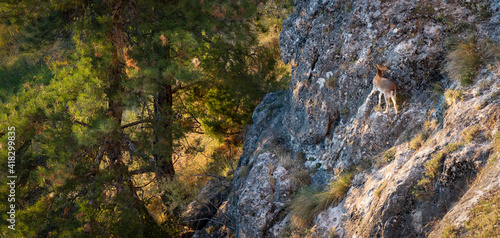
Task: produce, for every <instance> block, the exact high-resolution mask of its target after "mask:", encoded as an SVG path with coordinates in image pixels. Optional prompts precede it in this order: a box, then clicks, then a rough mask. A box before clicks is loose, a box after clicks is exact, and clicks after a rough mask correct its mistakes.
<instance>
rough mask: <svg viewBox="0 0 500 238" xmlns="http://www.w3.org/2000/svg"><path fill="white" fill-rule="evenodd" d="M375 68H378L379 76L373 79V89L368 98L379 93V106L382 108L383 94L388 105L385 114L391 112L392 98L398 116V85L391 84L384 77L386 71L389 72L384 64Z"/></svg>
mask: <svg viewBox="0 0 500 238" xmlns="http://www.w3.org/2000/svg"><path fill="white" fill-rule="evenodd" d="M373 66H375V68H377V75H375V77H374V78H373V89H372V92H371V93H370V95H368V97H370V96H371V95H372V94H373V93H375V92H376V91H379V92H380V94H379V95H378V105H379V106H380V104H381V103H382V94H384V98H385V103H386V104H387V105H386V109H385V113H388V112H389V106H390V104H391V101H390V100H389V97H390V98H392V102H394V109H395V110H396V114H397V113H398V107H397V103H396V85H395V84H394V83H393V82H391V80H389V79H386V78H384V77H383V74H384V71H386V70H387V66H385V65H383V64H382V65H377V64H373Z"/></svg>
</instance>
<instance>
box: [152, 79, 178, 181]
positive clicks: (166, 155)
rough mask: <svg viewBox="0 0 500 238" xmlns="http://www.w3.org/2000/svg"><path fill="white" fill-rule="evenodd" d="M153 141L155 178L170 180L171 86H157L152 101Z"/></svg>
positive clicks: (171, 167)
mask: <svg viewBox="0 0 500 238" xmlns="http://www.w3.org/2000/svg"><path fill="white" fill-rule="evenodd" d="M154 104H155V106H154V109H155V110H154V112H155V126H154V130H155V131H154V133H155V141H154V154H153V156H154V159H155V161H156V166H157V172H156V175H157V178H159V179H162V178H172V177H173V176H174V175H175V170H174V164H173V161H172V156H173V132H172V85H169V84H162V83H159V84H158V92H157V95H156V97H155V101H154Z"/></svg>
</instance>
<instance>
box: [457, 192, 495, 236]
mask: <svg viewBox="0 0 500 238" xmlns="http://www.w3.org/2000/svg"><path fill="white" fill-rule="evenodd" d="M465 229H466V231H467V233H466V237H500V191H497V192H495V193H494V194H492V195H490V196H489V197H486V198H483V199H481V200H480V201H479V202H478V203H477V204H476V205H475V206H474V208H472V210H471V212H470V213H469V220H468V221H467V222H466V223H465Z"/></svg>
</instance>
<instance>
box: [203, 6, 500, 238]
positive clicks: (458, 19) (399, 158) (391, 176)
mask: <svg viewBox="0 0 500 238" xmlns="http://www.w3.org/2000/svg"><path fill="white" fill-rule="evenodd" d="M283 25H284V30H283V32H282V33H281V36H280V48H281V52H282V58H283V61H284V62H286V63H290V64H291V65H292V80H291V83H290V86H289V89H288V90H286V91H280V92H276V93H271V94H268V95H267V96H266V97H265V98H264V99H263V101H262V103H261V104H260V105H259V106H258V107H257V108H256V110H255V112H254V115H253V122H254V124H253V125H252V128H251V129H250V130H249V132H248V134H247V136H246V141H245V147H244V151H243V155H242V157H241V159H240V161H239V165H238V169H237V171H236V173H235V174H234V178H233V180H232V182H231V189H230V195H229V196H228V197H227V199H226V200H225V201H224V202H223V203H222V205H221V206H220V207H219V209H218V211H217V213H216V215H215V216H214V217H212V218H210V221H209V222H208V224H207V225H206V226H204V227H203V228H202V229H200V230H198V231H197V232H196V234H195V237H294V236H295V237H301V236H308V237H336V236H339V237H427V236H429V237H441V236H442V235H443V234H445V233H446V234H448V233H449V232H450V231H451V232H455V233H456V234H460V233H461V234H462V235H463V234H465V233H466V232H468V231H467V230H464V228H463V227H464V226H465V224H466V221H467V220H468V219H469V213H470V212H471V210H472V209H474V207H475V206H476V205H477V204H478V201H481V199H484V198H487V197H488V196H491V194H493V193H494V192H496V191H498V190H499V189H500V179H499V178H500V160H498V159H496V158H497V157H498V153H499V152H498V151H497V150H498V143H500V142H497V147H495V139H494V138H495V135H498V134H497V133H498V132H499V128H500V123H499V121H500V97H499V95H498V91H499V90H500V64H499V62H498V61H495V60H489V61H483V64H481V65H480V67H479V68H478V69H477V72H478V73H477V75H475V78H474V80H473V84H472V85H471V86H467V87H463V86H460V85H459V84H458V83H456V81H454V80H453V79H451V78H449V76H448V74H447V73H445V72H444V70H443V69H444V67H445V64H446V62H447V61H446V55H447V54H448V53H449V52H450V51H451V49H452V47H451V46H450V45H452V43H453V42H458V41H460V40H465V39H468V38H470V35H475V36H477V38H478V39H479V40H483V39H489V40H492V41H494V42H497V43H498V42H500V3H498V2H496V1H491V2H489V1H439V0H429V1H416V0H411V1H401V0H385V1H372V0H353V1H334V0H330V1H328V0H296V1H295V8H294V10H293V13H292V14H291V16H290V17H289V18H288V19H287V20H286V21H285V22H284V24H283ZM372 63H378V64H381V63H385V65H387V66H388V68H389V69H390V71H391V72H390V73H386V74H385V77H387V78H389V79H390V80H392V81H393V82H394V83H395V84H396V85H397V89H398V92H397V94H398V104H399V108H400V112H399V114H396V113H395V111H394V108H391V110H390V112H389V113H388V114H386V113H384V110H383V109H385V102H383V109H381V108H379V107H378V106H377V104H378V103H379V102H378V96H377V93H376V94H374V95H373V96H371V97H368V95H369V94H370V92H371V90H372V79H373V77H374V76H375V68H374V67H373V66H372ZM475 70H476V69H475ZM452 88H454V89H455V90H454V91H450V92H454V93H456V94H458V95H459V96H456V97H455V102H450V103H449V104H451V105H448V104H447V103H446V100H445V96H444V90H446V89H452ZM448 101H453V100H450V97H449V96H448ZM416 137H419V138H420V140H419V138H416ZM415 138H416V139H415ZM498 141H500V138H499V139H498ZM433 164H434V166H433ZM346 173H350V174H352V178H353V179H352V181H350V182H349V186H348V190H347V193H346V194H345V196H342V197H341V198H339V199H337V200H338V201H336V202H334V203H331V204H330V206H327V207H325V208H324V209H321V210H320V211H318V212H317V213H316V214H313V217H312V219H311V220H310V223H307V224H306V225H303V226H297V225H294V224H295V223H294V222H293V221H294V219H296V218H294V216H299V217H300V215H301V214H298V213H294V210H293V209H294V208H293V207H292V206H291V205H290V204H291V203H292V201H293V200H294V199H297V196H299V195H298V194H299V193H300V190H301V189H300V187H304V186H307V187H311V188H314V189H315V191H319V192H320V191H322V190H325V189H328V188H329V187H330V184H332V183H334V182H335V181H338V180H339V179H340V177H341V176H342V175H344V174H346ZM297 181H299V182H297ZM496 194H497V196H498V193H496ZM313 198H315V197H314V196H313ZM496 222H497V223H498V222H500V221H496ZM493 223H495V221H493ZM498 226H500V224H498ZM498 229H500V228H498V227H497V230H498Z"/></svg>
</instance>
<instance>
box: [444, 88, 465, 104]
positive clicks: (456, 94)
mask: <svg viewBox="0 0 500 238" xmlns="http://www.w3.org/2000/svg"><path fill="white" fill-rule="evenodd" d="M462 94H463V93H462V90H453V89H446V91H445V92H444V98H445V100H446V104H447V105H448V106H452V105H453V104H455V103H457V102H458V101H460V100H461V99H462Z"/></svg>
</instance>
